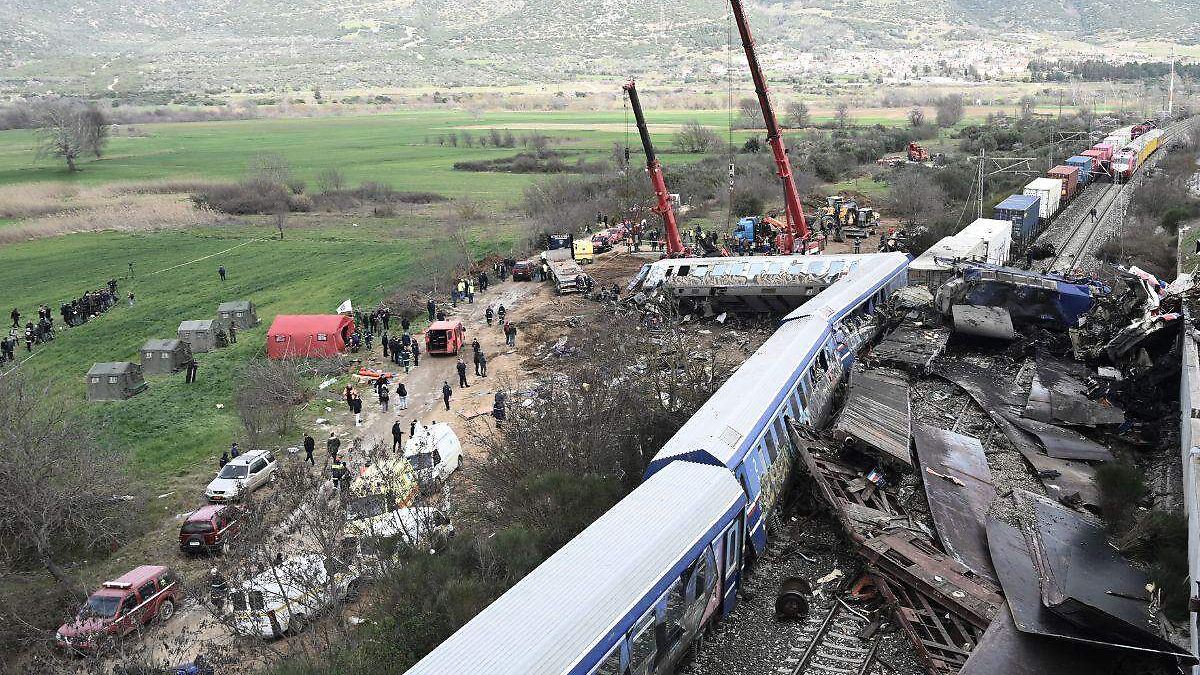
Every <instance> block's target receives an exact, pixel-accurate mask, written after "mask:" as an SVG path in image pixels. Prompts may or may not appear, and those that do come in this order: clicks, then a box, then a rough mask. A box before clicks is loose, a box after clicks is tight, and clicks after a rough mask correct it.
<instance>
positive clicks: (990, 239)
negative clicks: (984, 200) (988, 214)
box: [954, 218, 1012, 265]
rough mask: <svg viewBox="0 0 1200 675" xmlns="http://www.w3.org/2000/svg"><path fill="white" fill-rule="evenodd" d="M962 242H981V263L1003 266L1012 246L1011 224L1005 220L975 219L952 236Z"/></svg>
mask: <svg viewBox="0 0 1200 675" xmlns="http://www.w3.org/2000/svg"><path fill="white" fill-rule="evenodd" d="M954 236H955V237H957V238H958V239H959V240H960V241H964V242H975V241H979V242H983V244H984V252H983V262H986V263H990V264H992V265H1004V264H1006V263H1007V262H1008V252H1009V248H1011V245H1012V223H1010V222H1009V221H1007V220H1000V219H992V218H976V219H975V222H973V223H971V224H970V225H968V226H966V227H964V228H963V229H962V231H960V232H959V233H958V234H956V235H954Z"/></svg>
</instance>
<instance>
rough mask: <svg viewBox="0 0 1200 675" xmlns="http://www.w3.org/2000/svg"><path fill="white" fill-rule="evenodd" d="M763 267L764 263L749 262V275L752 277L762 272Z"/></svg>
mask: <svg viewBox="0 0 1200 675" xmlns="http://www.w3.org/2000/svg"><path fill="white" fill-rule="evenodd" d="M764 267H766V263H751V264H750V276H752V277H755V276H758V275H759V274H761V273H762V271H763V268H764Z"/></svg>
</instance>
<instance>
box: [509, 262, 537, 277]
mask: <svg viewBox="0 0 1200 675" xmlns="http://www.w3.org/2000/svg"><path fill="white" fill-rule="evenodd" d="M535 264H536V263H534V262H533V261H531V260H521V261H519V262H518V263H517V264H516V265H513V268H512V278H513V281H533V270H534V269H535V268H534V265H535Z"/></svg>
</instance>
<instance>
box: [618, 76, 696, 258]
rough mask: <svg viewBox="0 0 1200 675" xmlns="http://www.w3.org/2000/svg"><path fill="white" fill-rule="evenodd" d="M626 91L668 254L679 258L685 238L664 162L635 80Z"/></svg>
mask: <svg viewBox="0 0 1200 675" xmlns="http://www.w3.org/2000/svg"><path fill="white" fill-rule="evenodd" d="M624 89H625V92H626V93H628V94H629V104H630V106H632V107H633V116H634V118H635V119H637V128H638V134H639V135H641V137H642V149H643V150H645V151H646V170H647V171H648V172H649V173H650V184H651V185H653V186H654V195H655V196H656V197H658V205H657V206H655V207H654V212H655V213H657V214H658V215H660V216H662V219H663V230H664V232H665V234H666V238H667V256H669V257H672V258H677V257H679V256H682V255H684V253H685V251H684V248H683V240H682V239H680V238H679V225H678V224H676V222H675V211H674V209H672V208H671V193H669V192H667V181H666V180H664V179H663V170H662V164H661V163H659V161H658V157H657V156H656V155H655V154H654V143H652V142H651V141H650V130H649V129H648V128H647V127H646V116H645V115H644V114H642V103H641V101H639V100H638V94H637V87H636V86H635V85H634V82H633V80H630V81H629V82H626V83H625V87H624Z"/></svg>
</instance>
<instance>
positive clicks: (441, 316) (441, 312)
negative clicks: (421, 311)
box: [437, 309, 446, 321]
mask: <svg viewBox="0 0 1200 675" xmlns="http://www.w3.org/2000/svg"><path fill="white" fill-rule="evenodd" d="M437 320H438V321H445V320H446V310H444V309H439V310H438V313H437Z"/></svg>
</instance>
